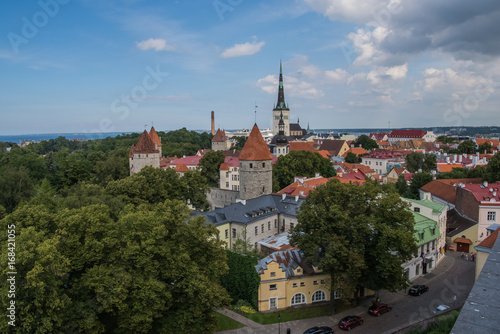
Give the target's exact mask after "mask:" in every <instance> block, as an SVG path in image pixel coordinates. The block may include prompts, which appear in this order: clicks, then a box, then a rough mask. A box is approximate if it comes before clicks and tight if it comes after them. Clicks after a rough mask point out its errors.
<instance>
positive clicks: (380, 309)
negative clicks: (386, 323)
mask: <svg viewBox="0 0 500 334" xmlns="http://www.w3.org/2000/svg"><path fill="white" fill-rule="evenodd" d="M391 310H392V307H391V305H389V304H384V303H373V304H372V306H370V307H369V308H368V313H370V314H371V315H376V316H377V317H380V315H381V314H384V313H386V312H390V311H391Z"/></svg>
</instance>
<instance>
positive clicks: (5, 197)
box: [0, 167, 34, 212]
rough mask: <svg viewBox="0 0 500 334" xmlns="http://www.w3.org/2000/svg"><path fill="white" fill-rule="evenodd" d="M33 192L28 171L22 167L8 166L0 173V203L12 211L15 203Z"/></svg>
mask: <svg viewBox="0 0 500 334" xmlns="http://www.w3.org/2000/svg"><path fill="white" fill-rule="evenodd" d="M33 193H34V188H33V182H32V181H31V179H30V177H29V171H28V170H27V169H26V168H24V167H19V168H14V167H8V168H7V169H5V170H4V171H3V173H1V174H0V205H2V206H3V207H4V208H5V209H6V210H7V211H8V212H12V211H13V210H14V209H15V208H16V207H17V205H18V204H19V203H20V202H21V201H23V200H28V199H29V198H30V197H31V195H33Z"/></svg>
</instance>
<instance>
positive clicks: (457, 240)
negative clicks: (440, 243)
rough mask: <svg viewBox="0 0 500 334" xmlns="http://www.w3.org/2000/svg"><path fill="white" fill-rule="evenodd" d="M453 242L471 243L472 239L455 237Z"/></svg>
mask: <svg viewBox="0 0 500 334" xmlns="http://www.w3.org/2000/svg"><path fill="white" fill-rule="evenodd" d="M453 242H456V243H461V244H469V245H472V241H471V240H470V239H465V238H456V239H455V240H453Z"/></svg>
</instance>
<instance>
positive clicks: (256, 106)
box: [255, 101, 259, 124]
mask: <svg viewBox="0 0 500 334" xmlns="http://www.w3.org/2000/svg"><path fill="white" fill-rule="evenodd" d="M258 107H259V106H258V105H257V101H255V124H257V108H258Z"/></svg>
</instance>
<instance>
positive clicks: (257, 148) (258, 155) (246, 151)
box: [239, 124, 273, 160]
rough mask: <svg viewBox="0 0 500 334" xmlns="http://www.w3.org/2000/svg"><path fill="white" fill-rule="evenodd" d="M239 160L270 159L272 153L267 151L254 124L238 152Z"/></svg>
mask: <svg viewBox="0 0 500 334" xmlns="http://www.w3.org/2000/svg"><path fill="white" fill-rule="evenodd" d="M239 158H240V160H272V159H273V155H272V154H271V152H269V148H268V147H267V144H266V142H265V141H264V138H262V134H261V133H260V130H259V127H258V126H257V124H255V125H254V126H253V128H252V131H251V132H250V135H249V136H248V139H247V142H246V143H245V146H243V149H242V150H241V153H240V157H239Z"/></svg>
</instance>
